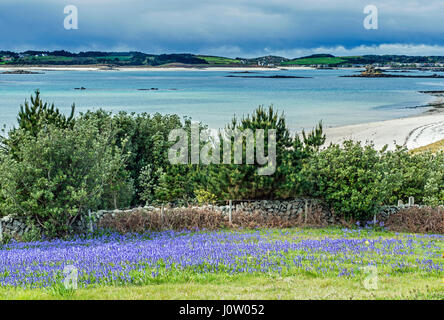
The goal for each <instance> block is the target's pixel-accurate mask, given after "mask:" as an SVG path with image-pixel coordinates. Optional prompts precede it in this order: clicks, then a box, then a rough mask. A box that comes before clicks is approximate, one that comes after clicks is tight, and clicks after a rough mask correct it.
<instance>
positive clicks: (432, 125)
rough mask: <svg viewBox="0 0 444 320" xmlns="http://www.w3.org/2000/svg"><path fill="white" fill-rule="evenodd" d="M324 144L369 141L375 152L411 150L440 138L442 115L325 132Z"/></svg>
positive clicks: (443, 134)
mask: <svg viewBox="0 0 444 320" xmlns="http://www.w3.org/2000/svg"><path fill="white" fill-rule="evenodd" d="M325 133H326V135H327V141H326V145H329V144H330V143H331V142H333V143H342V142H343V141H344V140H354V141H361V142H362V143H363V144H366V143H369V142H370V141H372V142H373V143H374V145H375V147H376V148H377V149H381V148H382V147H383V146H384V145H386V144H387V145H388V147H389V150H393V149H395V146H396V144H397V145H402V146H406V147H407V148H408V149H414V148H418V147H422V146H425V145H428V144H430V143H433V142H436V141H439V140H442V139H444V113H433V114H424V115H420V116H414V117H408V118H403V119H395V120H386V121H378V122H370V123H364V124H357V125H350V126H344V127H337V128H328V129H326V130H325Z"/></svg>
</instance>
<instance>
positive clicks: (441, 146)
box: [411, 139, 444, 153]
mask: <svg viewBox="0 0 444 320" xmlns="http://www.w3.org/2000/svg"><path fill="white" fill-rule="evenodd" d="M428 151H429V152H433V153H436V152H439V151H444V139H443V140H440V141H437V142H435V143H431V144H428V145H426V146H423V147H419V148H416V149H413V150H411V152H412V153H421V152H428Z"/></svg>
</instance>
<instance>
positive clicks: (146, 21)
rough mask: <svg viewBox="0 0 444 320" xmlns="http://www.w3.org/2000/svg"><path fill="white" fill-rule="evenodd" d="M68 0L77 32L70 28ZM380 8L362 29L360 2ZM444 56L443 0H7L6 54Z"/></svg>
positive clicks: (3, 23)
mask: <svg viewBox="0 0 444 320" xmlns="http://www.w3.org/2000/svg"><path fill="white" fill-rule="evenodd" d="M67 5H74V6H75V7H76V8H77V11H78V29H71V30H66V29H65V27H64V20H65V18H66V17H67V16H68V14H65V13H64V8H65V6H67ZM368 5H374V6H375V7H376V8H377V10H378V28H377V29H366V28H365V27H364V19H365V18H366V16H368V14H365V13H364V8H365V7H366V6H368ZM62 49H63V50H69V51H73V52H79V51H91V50H100V51H142V52H146V53H154V54H159V53H195V54H210V55H221V56H227V57H246V58H249V57H257V56H264V55H280V56H285V57H288V58H294V57H300V56H305V55H309V54H314V53H330V54H334V55H361V54H406V55H443V56H444V0H384V1H379V0H364V1H362V0H349V1H344V0H217V1H216V0H125V1H122V0H38V1H35V0H1V1H0V50H13V51H25V50H62Z"/></svg>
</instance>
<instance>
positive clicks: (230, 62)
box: [0, 50, 444, 67]
mask: <svg viewBox="0 0 444 320" xmlns="http://www.w3.org/2000/svg"><path fill="white" fill-rule="evenodd" d="M443 63H444V56H403V55H363V56H339V57H336V56H333V55H331V54H314V55H310V56H306V57H298V58H285V57H279V56H264V57H255V58H242V57H236V58H228V57H219V56H210V55H195V54H190V53H179V54H158V55H155V54H148V53H143V52H136V51H131V52H100V51H88V52H79V53H72V52H68V51H64V50H59V51H33V50H28V51H24V52H20V53H17V52H12V51H0V64H1V65H95V64H102V65H116V66H165V65H170V64H182V65H189V66H204V67H211V66H219V67H220V66H304V65H310V66H313V65H314V66H318V65H320V66H329V67H333V66H334V67H339V66H345V67H347V66H354V65H361V66H364V65H370V64H380V65H385V64H388V65H394V66H396V65H397V64H404V65H412V66H414V65H415V64H424V65H427V64H431V65H434V64H443Z"/></svg>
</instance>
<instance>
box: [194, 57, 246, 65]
mask: <svg viewBox="0 0 444 320" xmlns="http://www.w3.org/2000/svg"><path fill="white" fill-rule="evenodd" d="M198 58H200V59H204V60H205V61H206V62H208V63H209V64H238V63H240V61H239V60H237V59H231V58H225V57H212V56H198Z"/></svg>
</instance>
